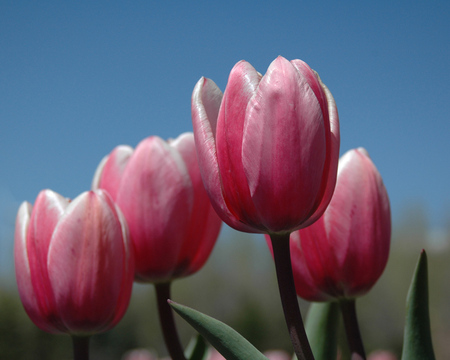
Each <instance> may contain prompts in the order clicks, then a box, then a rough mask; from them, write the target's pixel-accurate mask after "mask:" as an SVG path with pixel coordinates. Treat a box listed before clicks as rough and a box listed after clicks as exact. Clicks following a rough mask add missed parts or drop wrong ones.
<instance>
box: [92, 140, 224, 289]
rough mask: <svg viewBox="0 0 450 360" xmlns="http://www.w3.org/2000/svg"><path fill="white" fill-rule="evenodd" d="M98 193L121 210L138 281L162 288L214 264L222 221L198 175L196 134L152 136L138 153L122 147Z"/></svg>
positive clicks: (105, 168)
mask: <svg viewBox="0 0 450 360" xmlns="http://www.w3.org/2000/svg"><path fill="white" fill-rule="evenodd" d="M92 187H93V188H94V189H96V188H102V189H105V190H106V191H108V192H109V193H110V194H111V196H112V197H113V199H114V200H115V201H116V203H117V204H118V206H119V207H120V208H121V210H122V212H123V214H124V216H125V218H126V220H127V223H128V227H129V229H130V237H131V241H132V243H133V246H134V249H135V256H136V273H135V278H136V280H138V281H142V282H154V283H162V282H168V281H170V280H172V279H174V278H178V277H182V276H187V275H190V274H192V273H194V272H196V271H197V270H199V269H200V268H201V267H202V266H203V264H204V263H205V262H206V260H207V259H208V257H209V255H210V253H211V251H212V249H213V247H214V244H215V242H216V240H217V237H218V234H219V231H220V226H221V221H220V219H219V217H218V216H217V215H216V213H215V212H214V210H213V208H212V207H211V204H210V201H209V198H208V195H207V194H206V191H205V189H204V186H203V183H202V180H201V177H200V172H199V169H198V163H197V156H196V153H195V144H194V137H193V134H192V133H185V134H182V135H180V136H179V137H178V138H177V139H175V140H171V141H168V142H165V141H163V140H162V139H160V138H159V137H156V136H152V137H148V138H146V139H144V140H143V141H142V142H141V143H140V144H139V145H138V146H137V147H136V149H135V150H133V149H132V148H130V147H128V146H118V147H117V148H115V149H114V150H113V151H112V152H111V154H110V155H109V156H107V157H105V159H103V161H102V162H101V163H100V165H99V167H98V168H97V171H96V174H95V176H94V180H93V185H92Z"/></svg>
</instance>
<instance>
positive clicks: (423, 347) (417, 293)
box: [402, 249, 435, 360]
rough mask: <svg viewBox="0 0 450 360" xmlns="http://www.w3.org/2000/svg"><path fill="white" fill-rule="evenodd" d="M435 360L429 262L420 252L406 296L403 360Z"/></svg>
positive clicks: (424, 254)
mask: <svg viewBox="0 0 450 360" xmlns="http://www.w3.org/2000/svg"><path fill="white" fill-rule="evenodd" d="M416 359H417V360H419V359H427V360H434V359H435V356H434V351H433V344H432V339H431V330H430V315H429V308H428V263H427V255H426V252H425V250H424V249H422V251H421V252H420V256H419V260H418V262H417V265H416V268H415V271H414V275H413V278H412V281H411V285H410V288H409V291H408V295H407V298H406V323H405V331H404V339H403V353H402V360H416Z"/></svg>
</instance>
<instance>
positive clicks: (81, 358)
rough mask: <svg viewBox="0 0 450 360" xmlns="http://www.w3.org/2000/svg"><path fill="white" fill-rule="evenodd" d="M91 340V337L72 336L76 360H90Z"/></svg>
mask: <svg viewBox="0 0 450 360" xmlns="http://www.w3.org/2000/svg"><path fill="white" fill-rule="evenodd" d="M89 339H90V337H89V336H75V335H73V336H72V344H73V359H74V360H89Z"/></svg>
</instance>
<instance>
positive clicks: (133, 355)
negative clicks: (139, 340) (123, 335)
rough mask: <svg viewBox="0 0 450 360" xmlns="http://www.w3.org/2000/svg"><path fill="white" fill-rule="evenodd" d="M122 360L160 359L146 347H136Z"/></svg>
mask: <svg viewBox="0 0 450 360" xmlns="http://www.w3.org/2000/svg"><path fill="white" fill-rule="evenodd" d="M122 360H158V357H157V356H155V355H154V354H152V353H151V352H150V351H148V350H146V349H135V350H131V351H128V352H127V353H125V354H124V356H123V357H122Z"/></svg>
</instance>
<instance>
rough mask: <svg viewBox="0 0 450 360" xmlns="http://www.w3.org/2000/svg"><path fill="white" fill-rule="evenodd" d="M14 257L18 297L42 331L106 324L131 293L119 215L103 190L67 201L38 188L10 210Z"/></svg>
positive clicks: (75, 331) (95, 328)
mask: <svg viewBox="0 0 450 360" xmlns="http://www.w3.org/2000/svg"><path fill="white" fill-rule="evenodd" d="M14 257H15V265H16V279H17V286H18V289H19V294H20V298H21V300H22V303H23V305H24V307H25V310H26V312H27V314H28V315H29V316H30V318H31V319H32V320H33V322H34V323H35V324H36V325H37V326H38V327H39V328H41V329H42V330H45V331H48V332H52V333H69V334H71V335H75V336H86V335H89V334H92V333H98V332H103V331H106V330H108V329H110V328H112V327H113V326H114V325H116V324H117V322H118V321H119V320H120V319H121V318H122V316H123V314H124V313H125V311H126V309H127V307H128V303H129V300H130V296H131V288H132V284H133V273H134V262H133V253H132V251H131V245H130V243H129V238H128V230H127V227H126V223H125V220H124V218H123V216H122V215H121V213H120V211H119V210H118V208H117V207H116V206H115V205H114V203H113V201H112V200H111V198H110V197H109V195H108V194H106V193H105V192H103V191H95V192H93V191H90V192H85V193H83V194H81V195H80V196H78V197H77V198H76V199H75V200H73V201H72V202H70V201H69V200H68V199H65V198H63V197H62V196H60V195H59V194H57V193H55V192H53V191H51V190H44V191H42V192H41V193H40V194H39V196H38V197H37V199H36V202H35V204H34V206H31V205H30V204H29V203H27V202H24V203H23V204H22V205H21V206H20V208H19V211H18V214H17V221H16V233H15V248H14Z"/></svg>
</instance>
